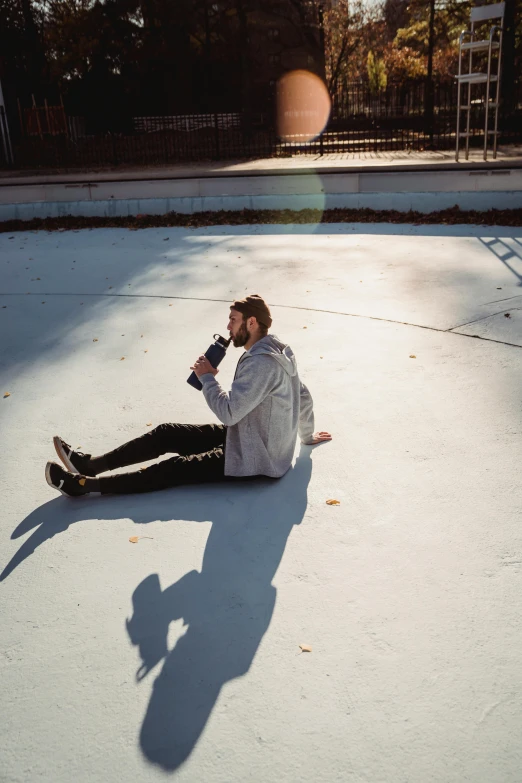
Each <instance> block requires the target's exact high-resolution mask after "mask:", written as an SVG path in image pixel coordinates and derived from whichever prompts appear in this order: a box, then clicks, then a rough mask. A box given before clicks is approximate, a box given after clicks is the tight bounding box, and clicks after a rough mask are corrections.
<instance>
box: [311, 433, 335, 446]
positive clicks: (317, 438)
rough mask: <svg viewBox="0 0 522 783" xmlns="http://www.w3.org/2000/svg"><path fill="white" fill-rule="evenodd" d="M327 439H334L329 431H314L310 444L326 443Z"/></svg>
mask: <svg viewBox="0 0 522 783" xmlns="http://www.w3.org/2000/svg"><path fill="white" fill-rule="evenodd" d="M327 440H332V436H331V435H330V433H329V432H314V434H313V435H312V440H311V443H310V445H311V446H315V444H316V443H325V442H326V441H327Z"/></svg>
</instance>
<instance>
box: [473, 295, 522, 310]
mask: <svg viewBox="0 0 522 783" xmlns="http://www.w3.org/2000/svg"><path fill="white" fill-rule="evenodd" d="M512 299H522V294H516V296H508V297H506V299H493V301H492V302H484V303H483V304H481V305H480V306H481V307H486V305H490V304H500V302H510V301H511V300H512Z"/></svg>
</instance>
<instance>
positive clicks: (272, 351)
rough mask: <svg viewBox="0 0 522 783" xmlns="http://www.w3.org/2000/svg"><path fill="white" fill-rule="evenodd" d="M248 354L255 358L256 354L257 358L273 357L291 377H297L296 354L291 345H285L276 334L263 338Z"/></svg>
mask: <svg viewBox="0 0 522 783" xmlns="http://www.w3.org/2000/svg"><path fill="white" fill-rule="evenodd" d="M246 353H247V354H250V355H251V356H254V354H255V355H256V356H257V355H258V354H262V353H264V354H268V356H273V357H274V359H275V360H276V361H278V362H279V364H280V365H281V367H282V368H283V369H284V370H285V372H286V373H287V374H288V375H290V376H291V377H293V376H294V375H297V362H296V360H295V356H294V352H293V351H292V349H291V348H290V346H289V345H286V344H285V343H283V342H282V341H281V340H280V339H279V338H278V337H276V335H275V334H267V336H266V337H262V338H261V340H258V341H257V343H254V345H253V346H252V348H250V349H249V350H248V351H247V352H246Z"/></svg>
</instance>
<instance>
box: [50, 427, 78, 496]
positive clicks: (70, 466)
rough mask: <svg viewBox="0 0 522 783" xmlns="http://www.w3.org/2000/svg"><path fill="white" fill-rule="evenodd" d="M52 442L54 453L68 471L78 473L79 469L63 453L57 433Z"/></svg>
mask: <svg viewBox="0 0 522 783" xmlns="http://www.w3.org/2000/svg"><path fill="white" fill-rule="evenodd" d="M53 443H54V450H55V451H56V453H57V454H58V456H59V457H60V459H61V461H62V462H63V464H64V465H65V467H66V468H67V470H68V471H69V473H78V474H79V473H80V471H79V470H77V468H75V467H74V465H73V464H72V462H71V460H70V459H69V457H68V456H67V454H66V453H65V449H64V448H63V446H62V443H61V440H60V438H59V437H58V435H55V436H54V438H53ZM67 497H69V496H67Z"/></svg>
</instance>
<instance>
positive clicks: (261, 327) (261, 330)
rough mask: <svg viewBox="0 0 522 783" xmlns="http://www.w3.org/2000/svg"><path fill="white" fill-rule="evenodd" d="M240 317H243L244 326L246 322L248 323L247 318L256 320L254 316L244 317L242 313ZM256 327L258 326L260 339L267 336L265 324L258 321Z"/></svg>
mask: <svg viewBox="0 0 522 783" xmlns="http://www.w3.org/2000/svg"><path fill="white" fill-rule="evenodd" d="M242 315H243V323H244V324H246V322H247V321H248V319H249V318H256V317H255V315H254V316H252V315H245V314H244V313H242ZM256 321H257V318H256ZM257 326H258V329H259V334H260V335H261V337H262V338H263V337H266V336H267V334H268V326H266V324H262V323H260V322H259V321H257Z"/></svg>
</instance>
